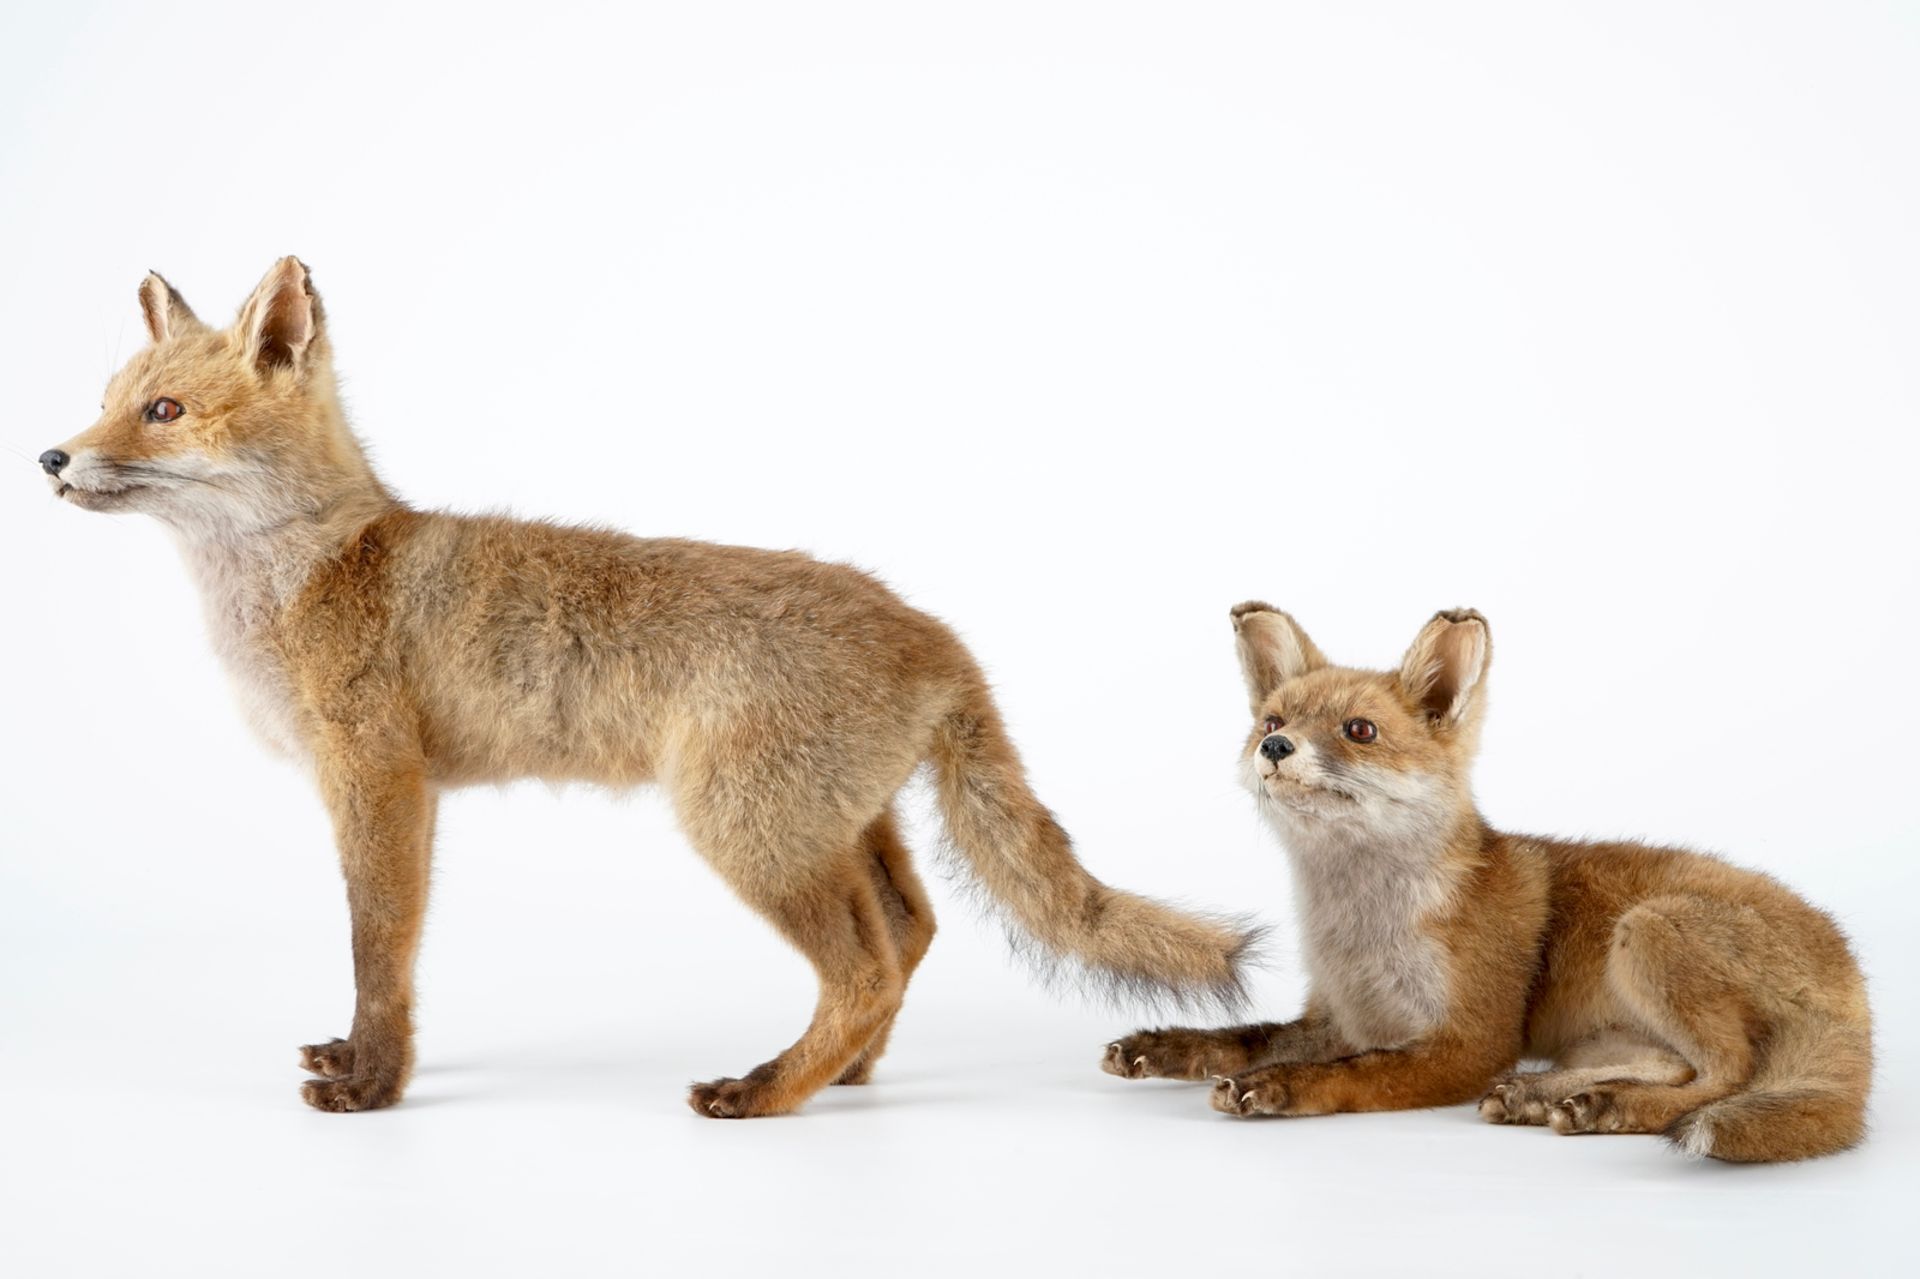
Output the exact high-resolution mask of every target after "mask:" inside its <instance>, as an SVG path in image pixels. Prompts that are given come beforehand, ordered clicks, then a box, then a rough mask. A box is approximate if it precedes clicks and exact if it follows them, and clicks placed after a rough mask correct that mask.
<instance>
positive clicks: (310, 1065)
mask: <svg viewBox="0 0 1920 1279" xmlns="http://www.w3.org/2000/svg"><path fill="white" fill-rule="evenodd" d="M300 1068H301V1069H302V1070H306V1071H310V1072H312V1073H313V1074H316V1075H318V1076H320V1077H321V1078H322V1079H345V1078H346V1077H347V1076H348V1075H351V1074H352V1073H353V1045H352V1044H350V1043H348V1042H347V1041H346V1040H344V1039H329V1040H328V1041H327V1042H326V1043H324V1044H307V1045H305V1046H304V1047H302V1048H301V1049H300Z"/></svg>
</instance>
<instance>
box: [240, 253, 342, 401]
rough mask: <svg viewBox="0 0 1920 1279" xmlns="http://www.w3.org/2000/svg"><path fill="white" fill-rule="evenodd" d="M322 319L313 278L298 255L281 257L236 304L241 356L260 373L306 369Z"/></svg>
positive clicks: (318, 297) (299, 371) (320, 329)
mask: <svg viewBox="0 0 1920 1279" xmlns="http://www.w3.org/2000/svg"><path fill="white" fill-rule="evenodd" d="M324 325H325V317H324V316H323V315H322V314H321V311H320V295H319V294H318V293H315V292H314V291H313V279H312V277H311V276H309V275H308V274H307V267H306V264H305V263H303V262H302V261H301V260H300V259H299V258H292V257H288V258H281V259H280V260H279V261H278V262H276V263H274V264H273V269H272V270H270V271H268V272H267V274H266V278H264V279H263V280H261V281H260V283H259V285H258V286H257V287H255V289H254V290H253V296H252V297H250V298H248V299H247V302H246V305H245V306H243V307H241V308H240V319H239V321H238V322H237V323H236V324H235V328H236V329H237V330H238V331H239V333H240V337H241V339H242V341H244V342H245V343H246V351H247V358H248V359H250V360H251V361H252V362H253V365H254V367H255V368H257V369H259V370H260V371H261V372H262V373H267V372H271V371H272V370H274V369H277V368H288V369H292V370H293V371H294V372H296V373H302V372H305V371H306V368H307V366H308V364H309V363H310V362H311V360H312V357H313V354H314V349H315V347H316V345H317V344H318V343H319V341H320V336H321V332H322V330H323V327H324Z"/></svg>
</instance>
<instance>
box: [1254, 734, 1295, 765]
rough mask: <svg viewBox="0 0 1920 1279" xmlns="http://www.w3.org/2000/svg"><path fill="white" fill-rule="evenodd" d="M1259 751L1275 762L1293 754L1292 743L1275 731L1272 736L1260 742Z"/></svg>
mask: <svg viewBox="0 0 1920 1279" xmlns="http://www.w3.org/2000/svg"><path fill="white" fill-rule="evenodd" d="M1260 753H1261V754H1262V755H1265V756H1266V757H1267V758H1268V759H1270V760H1272V761H1273V762H1274V763H1276V764H1277V763H1279V762H1280V761H1281V760H1283V759H1285V758H1286V757H1287V756H1289V755H1291V754H1293V743H1292V742H1290V741H1288V740H1287V739H1286V738H1284V737H1282V736H1280V734H1278V733H1275V734H1274V735H1273V736H1271V737H1269V738H1267V740H1266V741H1264V742H1261V743H1260Z"/></svg>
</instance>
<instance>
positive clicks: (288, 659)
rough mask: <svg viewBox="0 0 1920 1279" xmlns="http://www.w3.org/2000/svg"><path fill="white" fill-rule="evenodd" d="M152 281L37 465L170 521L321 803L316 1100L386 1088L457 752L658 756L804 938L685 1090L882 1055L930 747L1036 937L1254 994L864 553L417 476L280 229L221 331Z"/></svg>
mask: <svg viewBox="0 0 1920 1279" xmlns="http://www.w3.org/2000/svg"><path fill="white" fill-rule="evenodd" d="M140 306H141V310H142V312H143V314H144V316H145V320H146V326H147V331H148V333H149V335H150V336H151V337H152V339H153V341H152V345H151V346H149V347H148V348H146V349H145V350H143V351H142V352H141V353H140V354H138V355H136V356H135V357H134V358H133V359H132V360H131V361H130V362H129V363H128V364H127V366H126V367H125V368H124V369H122V370H121V371H120V372H119V373H118V374H117V375H116V376H115V377H114V378H113V380H112V382H111V383H110V384H109V385H108V387H107V396H106V402H105V403H104V404H103V405H102V415H101V418H100V420H99V422H97V423H96V424H95V425H94V426H92V427H91V428H90V429H88V430H87V431H85V432H83V433H82V434H80V435H79V436H77V437H75V438H74V439H73V440H71V441H69V442H68V443H66V444H64V445H62V446H60V447H59V448H57V449H50V450H48V451H47V452H46V453H45V454H43V455H42V457H41V458H40V463H41V466H42V467H43V468H44V469H45V470H46V472H47V474H48V475H49V476H50V477H51V479H52V483H53V487H54V492H55V493H56V494H58V495H59V496H60V497H61V498H63V499H65V500H66V501H68V502H70V503H72V504H73V505H75V506H79V507H82V508H84V509H86V510H90V511H142V512H146V513H148V514H151V515H154V516H157V517H159V518H160V519H161V520H162V521H164V522H165V523H167V524H168V525H170V526H171V527H172V529H173V531H174V532H175V534H176V535H177V537H178V539H179V542H180V545H181V547H182V549H183V551H184V553H185V557H186V560H187V563H188V565H189V566H190V568H191V571H192V574H193V576H194V577H195V578H196V579H197V580H198V583H199V586H200V589H201V592H202V594H203V595H204V597H205V603H206V614H207V620H208V623H209V626H210V629H211V632H212V636H213V641H214V645H215V647H216V648H217V649H218V651H219V654H220V656H221V657H222V658H223V659H224V661H225V663H226V665H227V666H228V668H229V670H230V671H231V673H232V675H233V676H234V679H235V682H236V684H237V686H238V689H239V691H240V694H241V697H242V700H243V702H244V704H245V707H246V709H247V711H248V713H249V718H250V720H251V722H252V723H253V725H254V726H255V727H256V728H257V729H258V731H259V732H260V734H261V735H262V736H263V737H265V738H266V739H267V741H268V742H269V743H270V744H271V745H273V746H276V747H278V748H280V749H281V750H282V751H284V752H286V753H287V754H289V755H291V756H293V757H295V758H296V759H298V760H299V761H301V762H302V763H303V764H304V765H305V766H306V767H307V768H309V769H311V771H312V774H313V777H314V780H315V782H316V783H317V784H318V787H319V790H320V793H321V796H322V797H323V799H324V800H325V802H326V805H327V808H328V810H329V812H330V813H331V815H332V818H333V826H334V831H335V835H336V838H337V842H338V845H339V850H340V860H341V865H342V866H343V868H344V870H345V874H346V881H347V900H348V904H349V906H350V909H351V912H352V921H353V962H354V983H355V987H356V994H357V999H356V1003H355V1008H354V1015H353V1027H352V1030H351V1033H350V1034H349V1035H348V1037H347V1038H345V1039H335V1040H332V1041H329V1042H325V1043H318V1044H312V1045H308V1046H307V1047H305V1048H302V1049H301V1050H300V1060H301V1064H302V1065H303V1066H305V1068H306V1069H307V1070H308V1071H310V1072H312V1073H313V1074H314V1075H317V1076H319V1078H317V1079H311V1080H308V1081H307V1082H306V1084H305V1085H304V1086H303V1092H302V1095H303V1096H304V1097H305V1099H306V1101H307V1102H308V1103H310V1104H311V1105H313V1106H315V1107H317V1108H319V1109H321V1110H329V1111H350V1110H365V1109H369V1108H373V1107H378V1106H388V1105H392V1104H393V1103H394V1102H396V1101H398V1100H399V1099H400V1096H401V1092H402V1090H403V1089H404V1088H405V1086H406V1083H407V1076H408V1073H409V1070H410V1069H411V1066H412V1061H413V1046H412V1039H413V1027H412V1019H411V1011H410V1010H411V1007H412V1004H413V981H412V970H413V960H414V952H415V949H416V947H417V945H418V943H419V939H420V925H421V916H422V912H423V910H424V907H425V905H426V899H427V867H428V858H429V855H430V849H431V845H432V842H433V826H434V810H435V806H436V804H437V801H438V797H439V795H440V793H441V792H442V791H443V790H446V789H447V788H449V787H455V786H461V785H466V784H471V783H476V782H502V781H507V780H510V779H513V778H519V777H539V778H546V779H554V780H562V779H575V780H586V781H590V782H598V783H602V784H606V785H609V786H626V785H629V784H633V783H639V782H643V781H649V780H658V781H660V782H662V783H663V784H664V785H665V786H666V787H667V788H668V790H669V792H670V793H671V795H672V798H673V802H674V805H675V808H676V810H677V812H678V815H679V819H680V823H681V826H682V828H683V829H684V830H685V832H686V835H687V837H688V838H689V839H690V840H691V841H692V843H693V845H694V846H695V848H697V849H698V850H699V851H700V853H701V854H702V855H703V856H704V857H705V858H706V860H707V861H708V862H709V863H711V864H712V866H713V867H714V869H715V870H717V871H718V872H719V873H720V874H721V875H722V876H723V877H724V878H725V879H726V880H727V882H728V883H729V884H730V885H732V887H733V889H734V891H735V892H737V893H738V894H739V895H740V897H741V898H742V899H743V900H745V902H746V903H747V904H748V905H749V906H751V907H753V908H754V909H756V910H758V911H759V912H760V913H761V914H763V915H764V916H766V917H767V919H768V920H770V921H771V922H772V923H773V925H774V926H775V927H776V928H777V929H779V930H780V932H781V933H782V935H784V936H785V937H786V938H787V940H788V941H789V942H791V943H792V944H793V945H794V946H795V947H797V948H798V949H799V950H800V951H802V952H803V953H804V954H805V955H806V956H807V958H808V959H809V960H810V961H811V962H812V963H813V965H814V967H815V969H816V970H817V971H818V974H819V980H820V999H819V1006H818V1009H817V1011H816V1012H815V1015H814V1018H813V1021H812V1024H811V1025H810V1026H809V1027H808V1028H807V1031H806V1033H805V1034H804V1035H802V1036H801V1038H800V1039H799V1041H798V1042H797V1043H795V1044H794V1045H793V1046H792V1047H790V1048H788V1049H787V1050H786V1051H785V1052H783V1053H781V1054H780V1055H779V1056H777V1057H775V1058H774V1059H773V1060H771V1061H769V1062H767V1063H766V1064H764V1065H761V1066H758V1067H756V1068H755V1069H753V1070H751V1071H749V1072H748V1073H747V1074H746V1075H744V1076H743V1077H741V1078H738V1079H719V1080H715V1081H714V1082H712V1083H704V1084H699V1085H696V1086H695V1087H694V1088H693V1089H692V1091H691V1093H690V1095H689V1098H688V1100H689V1102H690V1104H691V1105H692V1106H693V1108H694V1110H695V1111H697V1112H698V1113H700V1114H701V1115H708V1116H716V1117H723V1118H733V1117H744V1116H753V1115H777V1114H781V1113H783V1112H786V1111H790V1110H792V1109H793V1108H794V1107H796V1106H798V1105H800V1104H801V1103H802V1102H803V1101H805V1100H806V1099H807V1098H808V1097H809V1096H811V1095H812V1094H813V1093H814V1092H815V1091H817V1090H818V1089H820V1088H821V1087H823V1086H824V1085H827V1084H831V1083H843V1084H857V1083H864V1082H865V1081H866V1080H867V1079H868V1077H869V1076H870V1074H871V1073H872V1071H873V1067H874V1062H875V1061H876V1060H877V1059H878V1058H879V1056H880V1054H881V1052H882V1051H883V1050H884V1049H885V1047H886V1043H887V1036H888V1034H889V1032H890V1029H891V1027H892V1025H893V1020H894V1015H895V1013H897V1012H898V1011H899V1009H900V1005H901V999H902V996H903V994H904V992H905V990H906V986H907V981H908V979H909V978H910V977H911V976H912V974H913V970H914V967H915V965H917V964H918V963H919V962H920V959H921V957H922V956H923V955H924V954H925V953H926V950H927V946H928V944H929V942H930V941H931V940H932V938H933V931H934V923H933V914H932V911H931V909H930V907H929V904H928V901H927V895H926V893H925V891H924V890H923V889H922V887H921V884H920V881H919V879H918V878H916V877H915V875H914V871H913V867H912V864H911V862H910V860H909V857H908V854H907V850H906V848H905V846H904V845H903V844H902V843H901V839H900V835H899V831H898V827H897V824H896V821H895V818H894V815H893V802H894V794H895V792H896V791H898V790H899V789H900V788H901V786H902V785H903V784H904V783H905V782H906V781H907V779H908V777H909V775H910V774H912V773H914V772H915V770H916V769H917V768H918V767H919V766H920V764H921V763H922V762H923V761H930V762H931V763H932V765H933V769H934V772H935V775H936V780H937V786H938V794H939V800H940V803H941V806H942V809H943V811H944V815H945V818H946V821H947V825H948V829H949V833H950V835H951V836H952V839H953V842H954V844H955V845H956V846H957V848H958V849H959V851H960V854H961V856H962V858H963V859H964V860H965V862H966V864H967V865H968V866H969V868H970V869H971V871H972V873H973V874H974V875H975V876H976V877H977V878H978V880H979V881H980V883H981V885H982V886H983V887H984V888H985V889H986V890H987V892H988V893H989V894H990V895H991V896H992V897H993V898H994V899H996V900H997V902H998V903H999V905H1000V906H1001V907H1003V908H1004V911H1005V913H1006V914H1007V916H1008V917H1009V918H1010V920H1011V922H1012V923H1014V924H1016V925H1018V926H1019V927H1020V928H1021V929H1023V930H1025V931H1026V932H1027V933H1030V934H1031V935H1032V937H1033V938H1034V939H1036V940H1037V941H1038V942H1040V943H1041V944H1042V945H1043V946H1044V947H1046V948H1047V949H1049V950H1050V951H1051V952H1053V953H1055V954H1057V955H1060V956H1064V957H1069V958H1072V959H1075V960H1078V961H1080V962H1082V963H1084V964H1085V965H1087V966H1088V967H1089V968H1090V969H1091V970H1093V971H1094V972H1096V973H1098V974H1102V975H1104V976H1106V977H1108V978H1110V979H1112V980H1114V981H1117V982H1119V983H1121V984H1122V985H1123V986H1127V987H1134V986H1144V987H1148V988H1158V989H1161V990H1166V991H1171V992H1173V993H1174V994H1176V995H1178V996H1185V997H1198V998H1202V999H1204V998H1206V997H1209V996H1211V997H1217V998H1219V999H1221V1000H1224V1001H1226V1002H1233V1001H1234V1000H1235V999H1236V997H1237V996H1238V993H1239V990H1240V977H1239V968H1240V964H1241V961H1242V959H1243V956H1244V953H1245V951H1246V947H1247V942H1248V934H1247V933H1246V932H1245V931H1243V930H1242V929H1241V928H1240V927H1239V926H1237V925H1236V924H1234V923H1232V922H1229V921H1223V920H1217V919H1211V918H1205V917H1200V916H1192V915H1184V914H1179V913H1176V912H1174V911H1172V910H1170V909H1168V908H1166V907H1164V906H1161V905H1159V904H1157V903H1155V902H1152V901H1148V900H1146V899H1144V898H1141V897H1136V896H1132V895H1130V894H1127V893H1122V892H1118V891H1116V890H1114V889H1111V888H1108V887H1107V886H1105V885H1104V884H1102V883H1100V882H1099V881H1098V880H1096V879H1094V878H1093V877H1092V876H1091V875H1089V874H1088V873H1087V872H1086V870H1085V869H1083V868H1082V867H1081V865H1080V864H1079V862H1077V861H1076V860H1075V858H1074V855H1073V850H1072V846H1071V845H1070V843H1069V842H1068V839H1067V836H1066V834H1065V832H1063V831H1062V830H1061V829H1060V827H1059V826H1058V825H1057V824H1056V823H1055V822H1054V820H1053V818H1052V816H1051V814H1049V813H1048V811H1047V810H1046V809H1045V808H1044V807H1042V806H1041V804H1040V802H1039V801H1038V800H1037V799H1035V798H1034V795H1033V793H1032V792H1031V791H1030V790H1029V789H1028V787H1027V783H1026V780H1025V776H1024V772H1023V770H1022V768H1021V765H1020V760H1019V757H1018V755H1017V754H1016V753H1015V751H1014V748H1013V745H1012V743H1011V742H1009V741H1008V739H1007V733H1006V730H1005V727H1004V726H1003V724H1002V722H1001V719H1000V716H999V714H998V712H997V711H996V710H995V708H994V704H993V700H992V698H991V697H990V695H989V693H988V690H987V684H986V681H985V680H984V679H983V678H982V676H981V673H980V670H979V668H978V667H977V666H976V665H975V664H974V662H973V659H972V658H971V657H969V656H968V654H967V651H966V649H965V648H964V647H962V645H961V643H960V641H959V640H958V639H957V638H955V636H954V634H953V632H951V631H950V630H948V629H947V628H946V627H945V626H943V625H942V624H941V623H939V622H937V621H935V620H934V619H933V618H930V617H928V616H926V615H925V614H923V613H919V612H916V611H915V610H913V609H911V608H909V607H907V606H906V605H905V604H904V603H902V602H901V601H900V600H899V599H898V598H896V597H895V596H894V595H893V594H891V593H890V592H889V591H888V590H887V589H886V588H885V587H884V586H882V585H881V584H880V583H879V582H877V581H875V580H874V579H873V578H871V577H868V576H866V575H865V574H862V573H859V572H856V571H855V570H853V569H851V568H846V567H842V566H840V565H836V564H822V563H819V562H817V561H815V560H812V559H809V558H807V557H805V556H803V555H799V554H796V553H791V552H784V553H782V552H771V551H760V550H746V549H741V548H737V547H727V546H711V545H705V544H701V543H696V542H684V541H654V540H640V539H637V538H632V537H626V536H623V535H620V534H617V533H611V532H604V531H599V530H591V529H580V528H565V527H560V526H557V525H553V524H544V523H528V522H521V521H516V520H511V519H503V518H484V517H468V516H458V515H449V514H442V513H437V512H427V511H418V510H414V509H412V508H410V507H408V506H406V505H405V504H404V503H402V502H400V501H399V500H398V499H396V498H395V497H394V496H393V494H392V493H391V492H389V491H388V489H387V488H386V487H385V486H384V485H382V484H381V482H380V481H379V480H378V479H377V478H376V477H375V476H374V473H373V470H372V469H371V467H370V466H369V465H368V463H367V459H366V457H365V455H364V454H363V453H362V451H361V448H360V445H359V443H358V442H357V441H356V440H355V438H354V436H353V434H352V432H351V431H350V430H349V429H348V427H347V423H346V419H345V417H344V415H343V413H342V411H341V407H340V399H339V395H338V392H337V389H336V386H335V381H334V375H333V368H332V359H331V351H330V346H329V342H328V337H327V327H326V321H325V317H324V315H323V313H322V310H321V305H320V299H319V296H318V295H317V294H316V293H315V292H314V289H313V284H312V281H311V279H310V278H309V276H308V273H307V269H306V267H305V266H303V265H302V264H301V263H300V262H299V261H298V260H296V259H294V258H284V259H282V260H281V261H280V262H279V263H277V264H276V265H275V266H274V267H273V269H272V270H271V271H269V272H268V273H267V275H266V278H265V279H264V280H262V281H261V283H260V285H259V286H258V288H256V289H255V290H254V293H253V295H252V296H251V297H250V298H249V299H248V301H247V303H246V305H245V306H244V307H242V308H241V311H240V314H239V318H238V319H237V320H236V321H235V323H234V324H233V325H232V326H231V327H229V328H227V329H224V330H215V329H213V328H210V327H208V326H207V325H205V324H203V323H201V322H200V320H198V319H197V318H196V317H195V316H194V314H193V312H192V311H191V310H190V309H188V307H187V304H186V302H185V301H184V300H183V299H182V298H181V296H180V294H179V293H177V292H176V291H174V289H173V288H172V287H171V286H170V285H168V284H167V282H166V281H165V280H163V279H161V278H160V277H159V276H158V275H150V276H148V277H147V278H146V280H145V281H144V282H143V283H142V285H141V287H140Z"/></svg>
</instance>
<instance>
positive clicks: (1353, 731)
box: [1347, 719, 1380, 742]
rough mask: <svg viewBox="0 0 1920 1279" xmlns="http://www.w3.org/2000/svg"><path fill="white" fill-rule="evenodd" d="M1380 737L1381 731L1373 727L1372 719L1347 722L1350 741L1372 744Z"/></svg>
mask: <svg viewBox="0 0 1920 1279" xmlns="http://www.w3.org/2000/svg"><path fill="white" fill-rule="evenodd" d="M1378 736H1380V730H1379V729H1377V728H1375V727H1374V726H1373V721H1372V720H1370V719H1350V720H1348V721H1347V738H1348V740H1349V741H1355V742H1370V741H1372V740H1373V739H1374V738H1376V737H1378Z"/></svg>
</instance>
